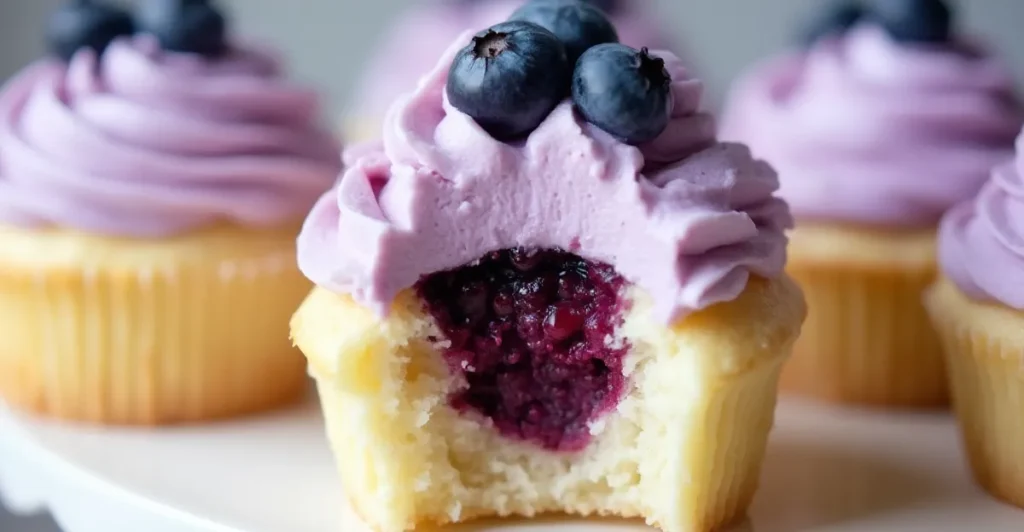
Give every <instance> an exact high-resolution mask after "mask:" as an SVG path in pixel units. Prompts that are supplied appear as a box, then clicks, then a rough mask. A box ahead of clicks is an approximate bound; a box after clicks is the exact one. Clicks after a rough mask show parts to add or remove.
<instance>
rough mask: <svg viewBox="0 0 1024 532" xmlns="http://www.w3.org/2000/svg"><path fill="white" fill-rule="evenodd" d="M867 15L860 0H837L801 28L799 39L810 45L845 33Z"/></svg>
mask: <svg viewBox="0 0 1024 532" xmlns="http://www.w3.org/2000/svg"><path fill="white" fill-rule="evenodd" d="M867 15H868V12H867V9H866V8H865V7H864V5H863V3H862V2H859V1H856V0H839V1H838V2H834V3H832V4H831V5H829V6H828V7H827V8H826V9H825V10H824V11H821V12H819V13H817V16H815V17H814V18H813V19H812V20H811V21H810V23H809V24H808V25H807V27H806V28H805V29H804V30H803V33H802V36H801V41H802V42H803V43H804V44H805V45H810V44H814V43H815V42H817V41H819V40H821V39H822V38H825V37H828V36H830V35H837V34H842V33H845V32H846V31H847V30H849V29H850V28H852V27H853V26H855V25H856V24H857V23H858V22H861V21H862V20H864V18H865V17H866V16H867Z"/></svg>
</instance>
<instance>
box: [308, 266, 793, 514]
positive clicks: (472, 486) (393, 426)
mask: <svg viewBox="0 0 1024 532" xmlns="http://www.w3.org/2000/svg"><path fill="white" fill-rule="evenodd" d="M633 301H634V305H633V308H632V310H631V311H630V312H629V313H628V314H627V317H626V322H625V324H624V325H623V327H622V331H621V333H622V335H623V337H624V338H625V339H627V340H628V341H629V342H630V345H631V349H630V353H629V354H628V355H627V358H626V360H625V365H624V367H625V370H624V372H625V373H626V375H627V377H628V384H627V386H626V393H625V396H624V399H623V400H622V402H621V403H620V404H619V405H618V406H617V407H616V408H615V410H614V411H613V412H611V413H609V414H607V415H606V416H604V417H602V418H601V419H600V420H598V421H596V422H593V423H592V425H591V433H592V435H593V440H592V441H591V442H590V443H589V444H588V445H587V447H586V448H585V449H583V450H582V451H578V452H556V451H548V450H545V449H542V448H540V447H537V446H535V445H532V444H528V443H524V442H521V441H518V440H510V439H507V438H505V437H503V436H501V435H500V434H499V433H498V431H497V430H495V429H494V428H492V427H491V426H489V425H488V424H487V423H486V422H482V421H481V420H480V419H477V418H475V417H474V416H471V415H465V414H460V413H458V412H457V411H456V410H455V409H453V408H451V407H450V406H449V405H448V396H449V395H448V394H449V393H450V392H451V391H452V390H453V389H455V386H456V382H455V381H454V378H453V377H452V375H451V374H450V372H449V371H448V369H447V366H446V364H445V362H444V361H443V358H442V356H441V354H440V353H439V352H438V350H437V348H436V346H435V345H434V344H433V343H431V342H430V341H429V340H428V338H430V337H431V336H433V335H436V334H438V332H437V331H436V329H435V327H434V326H433V324H432V322H431V320H430V319H429V318H428V317H427V316H426V315H425V314H424V313H423V311H422V305H421V303H420V301H419V299H418V298H417V297H416V296H415V295H413V294H411V293H410V292H408V291H407V292H405V293H403V294H402V295H401V296H400V297H399V299H398V300H397V301H396V304H395V306H394V308H393V310H392V313H391V315H390V316H389V317H388V319H386V320H385V321H383V322H381V321H380V320H379V319H378V318H377V317H376V316H375V315H374V314H372V313H371V312H370V311H368V310H366V309H365V308H364V307H362V306H360V305H358V304H357V303H355V302H354V301H353V300H352V299H350V298H349V297H347V296H341V295H337V294H333V293H330V292H327V291H323V290H314V292H313V293H312V294H311V295H310V297H309V298H308V299H307V300H306V302H305V303H304V304H303V305H302V307H301V308H300V310H299V311H298V312H297V313H296V315H295V317H294V318H293V321H292V335H293V338H294V339H295V341H296V343H297V345H299V346H300V348H302V350H303V352H304V353H305V354H306V356H307V357H308V358H309V360H310V367H311V370H312V373H313V375H314V376H315V377H316V379H317V383H318V389H319V392H320V397H321V401H322V404H323V408H324V414H325V420H326V424H327V431H328V436H329V438H330V440H331V444H332V447H333V450H334V453H335V458H336V461H337V464H338V468H339V470H340V472H341V478H342V480H343V482H344V485H345V488H346V493H347V494H348V496H349V498H350V500H351V504H352V506H353V507H354V509H355V511H356V512H357V513H358V514H359V515H361V516H362V517H363V519H365V520H366V521H367V522H368V524H369V525H370V526H371V527H372V528H374V529H375V530H379V531H380V532H400V531H407V530H413V529H415V528H416V527H417V526H420V525H426V524H436V525H443V524H448V523H455V522H464V521H467V520H471V519H476V518H482V517H490V516H512V515H518V516H526V517H530V516H534V515H539V514H544V513H568V514H574V515H583V516H587V515H608V516H621V517H635V518H644V519H645V520H646V521H647V522H648V523H650V524H653V525H656V526H659V527H661V528H662V529H663V530H666V531H669V532H701V531H711V530H715V529H718V528H719V527H721V526H724V525H727V524H729V523H731V522H733V521H735V520H737V519H740V518H741V517H742V516H743V514H744V513H745V510H746V508H747V506H748V505H749V504H750V501H751V499H752V498H753V496H754V492H755V490H756V487H757V481H758V476H759V473H760V466H761V461H762V458H763V455H764V450H765V446H766V441H767V437H768V432H769V430H770V428H771V425H772V419H773V414H774V407H775V398H776V389H777V382H778V375H779V371H780V368H781V365H782V362H783V361H784V359H785V357H786V356H787V355H788V353H789V349H790V347H791V345H792V342H793V340H794V339H795V337H796V335H797V333H798V331H799V327H800V324H801V322H802V320H803V316H804V305H803V300H802V297H801V294H800V291H799V289H798V288H797V287H796V286H795V285H794V284H793V283H792V282H791V281H789V280H780V281H774V282H767V281H761V280H752V281H751V283H750V286H749V288H748V290H747V291H746V292H745V293H744V294H743V295H742V296H741V297H740V298H739V299H738V300H736V301H733V302H730V303H726V304H722V305H718V306H715V307H713V308H711V309H708V310H705V311H703V312H700V313H697V314H694V315H691V316H689V317H687V318H686V319H685V320H683V321H681V322H680V323H679V324H677V325H676V326H674V327H672V328H665V327H664V326H662V325H660V324H658V323H657V322H656V321H655V320H654V319H653V318H652V316H651V310H650V309H651V307H650V304H649V301H648V300H647V299H646V298H645V297H644V296H642V295H640V294H635V297H633Z"/></svg>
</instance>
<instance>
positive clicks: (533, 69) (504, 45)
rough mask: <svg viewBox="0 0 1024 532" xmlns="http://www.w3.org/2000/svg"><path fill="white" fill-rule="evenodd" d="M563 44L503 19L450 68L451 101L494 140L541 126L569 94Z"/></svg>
mask: <svg viewBox="0 0 1024 532" xmlns="http://www.w3.org/2000/svg"><path fill="white" fill-rule="evenodd" d="M570 72H571V69H570V68H569V63H568V62H567V61H566V59H565V47H564V46H563V45H562V43H561V42H560V41H559V40H558V38H557V37H555V35H554V34H552V33H551V32H550V31H548V30H546V29H544V28H542V27H540V26H538V25H536V24H531V23H529V22H522V21H513V22H502V23H501V24H497V25H495V26H492V27H490V28H488V29H486V30H484V31H481V32H480V33H477V34H476V36H475V37H473V41H472V42H471V43H469V45H467V46H466V47H465V48H463V49H462V50H461V51H460V52H459V53H458V55H457V56H456V57H455V61H454V62H453V63H452V66H451V69H450V70H449V72H448V86H447V90H448V100H449V101H450V102H451V104H452V105H454V106H455V108H456V109H458V110H460V111H462V112H463V113H466V114H467V115H469V116H470V117H472V118H473V119H474V120H476V122H477V123H478V124H480V126H481V127H482V128H484V130H486V131H487V132H488V133H490V134H491V136H493V137H494V138H496V139H498V140H502V141H506V140H513V139H516V138H520V137H523V136H525V135H527V134H529V133H530V132H531V131H533V130H534V129H536V128H537V126H538V125H540V123H541V122H543V121H544V118H546V117H547V116H548V114H549V113H550V112H551V110H552V109H554V108H555V106H556V105H558V103H559V102H560V101H561V100H562V99H563V98H564V96H565V94H566V93H567V92H568V84H569V77H570Z"/></svg>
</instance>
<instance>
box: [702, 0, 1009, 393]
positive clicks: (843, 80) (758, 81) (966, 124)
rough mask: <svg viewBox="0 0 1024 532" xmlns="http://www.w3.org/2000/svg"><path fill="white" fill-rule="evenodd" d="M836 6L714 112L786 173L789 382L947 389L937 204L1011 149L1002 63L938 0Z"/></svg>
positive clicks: (797, 386)
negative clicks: (800, 308) (930, 295)
mask: <svg viewBox="0 0 1024 532" xmlns="http://www.w3.org/2000/svg"><path fill="white" fill-rule="evenodd" d="M875 5H876V9H877V11H875V12H871V11H863V10H858V9H856V8H850V7H845V8H844V7H842V6H841V7H840V8H839V10H837V11H836V12H834V13H832V14H830V16H828V17H826V20H827V21H830V22H831V24H832V25H831V26H828V25H826V26H825V27H824V28H823V29H819V30H818V31H815V32H812V35H813V36H815V37H816V40H814V42H813V43H812V44H810V46H809V48H806V49H804V50H801V51H798V52H793V53H789V54H787V55H784V56H782V57H781V58H777V59H773V60H770V61H768V62H767V63H765V64H763V65H760V66H758V67H756V68H755V69H754V71H753V72H752V73H750V74H749V75H747V76H746V77H745V78H743V79H742V80H741V81H740V82H739V84H738V85H737V86H736V88H735V90H734V92H733V93H732V95H731V100H730V102H729V105H728V109H727V110H726V116H725V118H724V119H723V121H724V123H723V133H722V134H723V136H724V137H725V138H729V139H734V140H738V141H743V142H748V143H749V145H750V146H751V149H752V150H753V151H754V153H755V154H756V155H757V156H758V157H764V158H765V159H766V160H767V161H768V162H769V163H771V164H772V165H773V166H774V167H775V168H776V169H777V170H778V172H779V176H780V179H781V189H780V195H781V196H782V197H783V198H784V199H786V200H787V201H788V202H789V203H790V205H791V206H792V209H793V213H794V216H795V217H796V229H795V230H794V231H793V232H792V233H791V234H790V238H791V246H790V260H789V264H788V268H789V270H788V271H789V273H790V275H792V276H793V277H794V278H795V279H796V280H797V282H798V283H800V285H801V286H802V287H803V289H804V292H805V293H806V295H807V302H808V306H809V308H810V315H809V316H808V319H807V324H806V326H805V327H804V329H803V333H802V336H801V338H800V339H799V341H798V342H797V344H796V346H795V347H794V354H793V359H792V360H791V361H790V363H789V364H788V365H787V367H786V369H785V371H784V372H783V376H782V389H783V391H785V392H793V393H797V394H803V395H806V396H811V397H816V398H820V399H825V400H829V401H835V402H842V403H855V404H863V405H874V406H882V407H932V406H942V405H944V404H947V402H948V386H947V383H946V375H945V370H944V367H943V363H942V356H941V350H940V347H939V341H938V338H937V335H936V334H935V332H934V331H933V329H932V327H931V324H930V322H929V320H928V316H927V314H926V312H925V310H924V308H923V306H922V305H921V297H922V292H923V291H924V289H925V288H926V287H927V286H928V285H929V284H930V283H931V282H933V281H934V279H935V270H936V259H935V253H936V252H935V231H936V226H937V224H938V220H939V218H940V217H941V215H942V213H943V212H944V211H945V210H947V209H948V208H950V207H951V206H952V205H954V204H955V203H957V202H959V201H962V200H964V199H966V198H969V197H972V196H973V195H974V194H975V193H976V192H977V191H978V189H979V188H980V187H981V185H982V183H984V181H985V179H986V176H987V174H988V172H989V170H990V169H991V168H992V167H993V166H994V165H995V164H998V163H999V162H1001V161H1005V160H1007V159H1008V158H1009V157H1011V156H1012V151H1013V139H1014V137H1015V136H1016V134H1017V131H1019V130H1020V127H1021V124H1022V122H1024V114H1022V110H1021V106H1020V104H1019V102H1018V99H1017V98H1016V97H1015V96H1014V86H1013V81H1012V77H1011V73H1010V72H1009V71H1008V69H1006V68H1005V67H1004V66H1003V65H1002V64H1001V63H1000V62H999V61H997V60H996V59H994V58H993V57H992V56H991V55H990V54H989V53H987V52H985V51H984V50H983V49H982V48H981V47H980V46H978V45H976V44H973V43H971V42H969V41H968V40H966V39H964V38H959V37H957V36H956V35H955V34H954V33H953V31H952V25H953V24H952V13H951V12H950V10H949V9H948V7H947V6H946V5H945V4H944V3H943V2H941V1H938V0H913V1H910V0H907V1H903V0H901V1H890V2H877V3H875Z"/></svg>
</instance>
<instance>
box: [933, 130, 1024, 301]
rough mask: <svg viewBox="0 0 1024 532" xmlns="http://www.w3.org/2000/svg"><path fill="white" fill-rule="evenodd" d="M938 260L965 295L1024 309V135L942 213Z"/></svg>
mask: <svg viewBox="0 0 1024 532" xmlns="http://www.w3.org/2000/svg"><path fill="white" fill-rule="evenodd" d="M939 262H940V264H941V265H942V268H943V270H944V271H945V273H946V275H947V276H949V277H950V278H951V279H952V280H953V282H955V283H956V285H957V286H958V287H960V289H961V290H962V291H963V292H964V293H965V294H967V295H969V296H971V297H973V298H976V299H980V300H995V301H999V302H1001V303H1003V304H1005V305H1007V306H1009V307H1012V308H1015V309H1020V310H1024V134H1022V136H1021V137H1020V138H1019V139H1018V140H1017V158H1016V160H1015V161H1013V162H1011V163H1008V164H1005V165H1003V166H1000V167H998V168H996V170H995V171H993V172H992V178H991V180H989V182H988V183H986V184H985V186H984V187H982V189H981V192H979V193H978V196H977V197H976V198H974V199H973V200H970V201H966V202H963V203H961V204H959V205H957V206H956V207H954V208H953V209H952V210H950V211H949V212H948V213H947V214H946V216H945V217H944V218H943V220H942V225H941V229H940V233H939Z"/></svg>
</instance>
